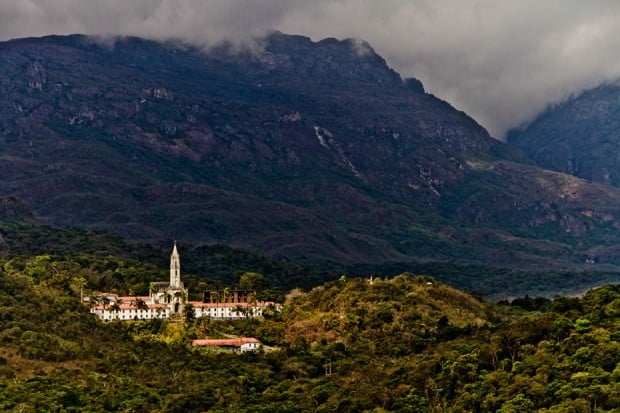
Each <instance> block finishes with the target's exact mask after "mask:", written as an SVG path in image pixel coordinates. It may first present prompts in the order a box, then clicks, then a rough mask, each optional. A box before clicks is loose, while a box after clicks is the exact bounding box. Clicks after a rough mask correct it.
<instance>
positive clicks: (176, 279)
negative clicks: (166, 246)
mask: <svg viewBox="0 0 620 413" xmlns="http://www.w3.org/2000/svg"><path fill="white" fill-rule="evenodd" d="M170 287H173V288H182V285H181V257H180V256H179V252H178V251H177V242H176V241H174V247H173V248H172V254H171V255H170Z"/></svg>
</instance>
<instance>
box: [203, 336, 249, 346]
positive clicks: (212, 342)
mask: <svg viewBox="0 0 620 413" xmlns="http://www.w3.org/2000/svg"><path fill="white" fill-rule="evenodd" d="M246 343H258V344H260V341H258V340H257V339H255V338H254V337H241V338H221V339H210V338H208V339H202V340H192V346H217V347H241V345H242V344H246Z"/></svg>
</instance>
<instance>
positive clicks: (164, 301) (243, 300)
mask: <svg viewBox="0 0 620 413" xmlns="http://www.w3.org/2000/svg"><path fill="white" fill-rule="evenodd" d="M202 297H203V299H202V301H189V292H188V290H187V288H185V287H184V285H183V282H182V281H181V257H180V255H179V251H178V249H177V244H176V241H175V243H174V246H173V248H172V254H170V281H157V282H152V283H151V286H150V288H149V295H148V296H125V297H122V296H118V295H116V294H111V293H104V294H100V295H98V296H96V297H92V299H91V303H92V307H91V309H90V312H91V313H92V314H95V315H97V317H99V318H100V319H101V320H104V321H111V320H152V319H155V318H161V319H170V320H183V319H184V318H185V314H186V309H190V308H191V309H192V310H193V312H194V316H195V317H197V318H198V317H209V318H212V319H239V318H255V317H259V316H261V315H262V314H263V310H264V309H265V308H266V307H273V308H274V309H275V310H276V311H280V309H281V305H280V304H277V303H273V302H266V301H256V299H255V293H254V292H253V291H228V290H224V291H210V292H209V294H206V293H203V294H202Z"/></svg>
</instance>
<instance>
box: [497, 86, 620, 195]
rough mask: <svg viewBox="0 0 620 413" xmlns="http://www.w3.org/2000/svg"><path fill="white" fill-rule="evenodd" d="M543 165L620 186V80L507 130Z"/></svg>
mask: <svg viewBox="0 0 620 413" xmlns="http://www.w3.org/2000/svg"><path fill="white" fill-rule="evenodd" d="M508 142H509V143H510V144H512V145H515V146H516V147H518V148H521V149H522V150H523V151H524V152H525V153H527V154H528V155H529V156H530V157H531V158H532V159H533V160H535V161H536V163H537V164H538V165H540V166H542V167H544V168H548V169H553V170H556V171H560V172H564V173H567V174H571V175H575V176H578V177H581V178H584V179H588V180H591V181H593V182H600V183H604V184H608V185H613V186H615V187H618V186H620V163H619V162H618V159H620V84H617V83H610V84H603V85H601V86H599V87H596V88H594V89H591V90H587V91H584V92H582V93H580V94H579V95H577V96H575V97H572V98H570V99H568V100H566V101H565V102H562V103H558V104H556V105H554V106H551V107H549V108H548V109H547V110H546V111H545V112H543V113H541V114H540V115H539V116H538V117H537V118H536V119H535V120H534V121H533V122H531V123H530V124H529V125H527V126H526V127H524V128H522V129H516V130H513V131H511V132H509V133H508Z"/></svg>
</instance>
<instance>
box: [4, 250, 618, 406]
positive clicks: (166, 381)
mask: <svg viewBox="0 0 620 413" xmlns="http://www.w3.org/2000/svg"><path fill="white" fill-rule="evenodd" d="M111 258H112V257H110V258H108V259H107V260H108V263H109V261H110V259H111ZM117 260H118V259H117ZM118 261H122V260H118ZM118 261H117V262H118ZM94 263H97V260H95V261H94ZM0 264H1V265H0V282H1V283H2V288H1V289H0V303H1V305H0V315H1V317H0V387H1V388H2V389H3V391H2V392H0V408H1V409H2V410H7V411H10V410H13V411H14V410H23V411H37V410H41V409H54V410H66V411H84V410H88V411H94V412H99V411H118V410H131V411H139V412H142V411H144V412H147V411H166V412H202V411H213V412H220V411H238V412H250V411H251V412H268V411H274V410H275V411H283V412H288V411H291V412H293V411H302V412H317V411H318V412H323V411H325V412H327V411H334V410H336V411H341V412H360V411H397V412H411V411H415V412H420V413H424V412H432V411H436V409H437V408H438V407H437V406H441V408H442V409H444V410H445V411H454V412H457V411H515V410H519V409H520V410H526V411H527V410H533V409H535V408H537V409H540V410H541V411H557V410H558V409H562V408H567V407H569V406H570V407H571V408H573V409H578V411H588V409H589V408H593V406H594V404H596V406H597V409H600V410H602V411H612V410H613V409H614V408H617V406H618V405H619V403H620V400H619V399H618V397H617V395H618V390H619V389H618V385H617V383H618V380H617V378H618V374H619V372H618V368H617V364H618V362H619V361H620V360H619V358H618V357H619V356H618V355H619V354H620V351H619V350H620V344H619V342H618V340H619V337H618V332H617V327H618V326H617V322H616V321H615V320H616V319H617V315H618V303H619V302H620V290H619V289H618V287H611V286H606V287H603V288H600V289H596V290H593V291H590V292H588V293H587V294H586V295H585V296H584V297H583V298H582V299H570V298H556V299H555V300H553V301H550V300H532V299H530V298H527V297H526V298H524V299H521V300H517V301H515V302H514V304H515V305H513V306H511V307H508V306H502V307H499V306H497V305H493V304H489V303H484V302H481V301H479V300H477V299H475V298H474V297H472V296H470V295H468V294H466V293H463V292H461V291H458V290H455V289H452V288H450V287H448V286H446V285H443V284H441V283H438V282H436V281H435V280H433V279H432V278H431V277H428V276H414V275H412V274H402V275H400V276H398V277H395V278H394V279H392V280H379V279H374V280H372V282H371V280H370V279H360V278H354V277H352V278H344V277H343V278H341V279H340V280H337V281H333V282H330V283H327V284H325V285H321V286H317V287H316V288H314V289H312V290H310V291H308V292H300V291H297V292H293V293H292V294H291V295H289V297H288V299H287V302H286V304H285V306H284V309H283V311H282V312H281V313H280V314H271V315H269V316H268V317H264V318H260V319H247V320H239V321H236V322H230V321H228V322H224V321H215V320H209V319H197V320H193V321H191V322H188V323H186V324H168V323H167V322H166V321H164V320H151V321H147V322H142V321H139V322H133V321H126V322H120V321H117V322H111V323H107V324H104V323H102V322H100V321H98V320H96V318H95V316H93V315H91V314H88V308H87V307H86V306H83V305H81V304H80V303H79V296H80V293H81V288H82V287H85V288H86V292H88V291H89V290H90V288H92V287H93V286H95V284H93V282H94V281H97V282H98V283H99V284H97V286H98V287H100V286H103V287H109V288H113V287H114V283H115V278H114V277H108V278H106V277H95V278H93V277H94V276H95V275H96V271H93V268H91V267H90V266H89V265H91V264H87V262H86V261H84V260H83V259H82V260H74V259H68V258H65V259H63V260H55V259H52V258H50V257H45V256H39V257H32V258H10V259H2V262H1V263H0ZM101 264H105V260H103V262H101V261H100V262H99V263H98V264H96V265H101ZM127 264H130V265H131V266H133V268H134V270H133V271H134V272H135V271H140V272H141V274H142V275H141V276H143V277H145V278H146V279H148V278H149V277H154V276H157V274H156V273H157V272H158V271H164V269H163V268H160V269H158V268H157V267H153V266H150V265H146V264H141V263H137V262H131V263H129V262H125V263H124V264H123V265H122V266H121V267H122V268H128V267H127ZM80 277H85V278H86V279H87V280H88V282H87V284H86V285H85V286H84V284H83V283H82V282H81V281H80ZM106 283H107V286H106ZM517 304H518V305H521V306H523V308H527V309H528V310H527V311H526V310H524V309H523V308H520V307H518V306H517ZM231 335H234V336H254V337H257V338H259V339H260V340H261V342H262V343H264V344H265V345H267V346H269V347H270V351H266V352H258V353H255V354H245V355H238V354H233V353H226V352H215V351H208V350H207V351H205V350H203V349H195V348H192V347H191V344H190V343H191V341H190V340H191V339H193V338H197V337H204V336H215V337H222V336H231ZM551 366H553V368H552V367H551ZM93 389H96V390H93ZM438 389H441V390H440V391H439V390H438ZM545 409H546V410H545Z"/></svg>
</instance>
